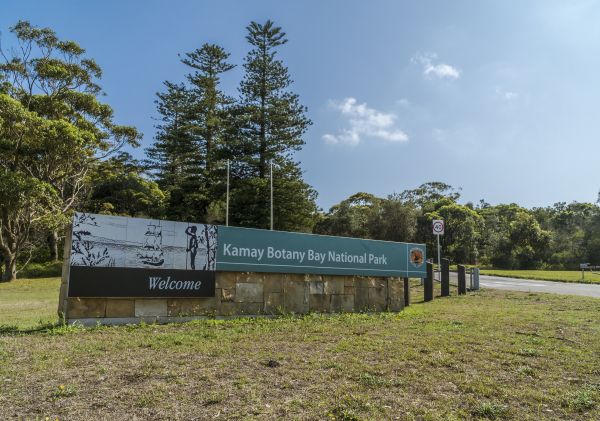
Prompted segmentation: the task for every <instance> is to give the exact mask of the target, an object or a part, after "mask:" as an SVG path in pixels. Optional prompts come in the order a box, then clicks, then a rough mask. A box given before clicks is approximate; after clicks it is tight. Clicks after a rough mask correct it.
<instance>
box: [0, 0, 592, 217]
mask: <svg viewBox="0 0 600 421" xmlns="http://www.w3.org/2000/svg"><path fill="white" fill-rule="evenodd" d="M19 19H23V20H29V21H30V22H31V23H32V24H34V25H36V26H43V27H51V28H53V29H54V30H55V31H56V32H57V34H58V36H59V37H60V38H62V39H71V40H74V41H77V42H78V43H79V44H80V45H81V46H82V47H84V48H85V49H86V51H87V54H88V55H89V56H90V57H92V58H94V59H95V60H96V61H97V62H98V64H100V66H101V67H102V69H103V77H102V80H101V86H102V87H103V90H104V92H105V93H106V97H105V98H104V101H106V102H107V103H109V104H110V105H111V106H112V107H113V108H114V110H115V118H116V121H117V122H118V123H119V124H128V125H133V126H135V127H137V128H138V129H139V130H140V131H141V132H142V133H143V136H144V137H143V141H142V146H141V147H140V148H138V149H137V150H131V151H130V152H131V153H132V154H133V155H134V156H135V157H138V158H141V157H142V156H143V153H144V152H143V148H145V147H148V146H149V145H150V144H151V143H152V140H153V136H154V133H155V129H154V125H155V124H156V121H155V118H156V116H157V114H156V110H155V104H154V100H155V98H156V92H158V91H160V90H162V82H163V81H164V80H169V81H174V82H179V81H182V80H183V79H184V75H185V73H186V68H185V66H184V65H182V64H181V63H180V62H179V59H178V54H182V53H185V52H188V51H191V50H194V49H196V48H198V47H200V46H201V45H202V44H203V43H205V42H209V43H217V44H220V45H221V46H223V47H224V48H225V49H226V50H227V51H228V52H230V53H231V57H230V60H231V61H232V62H233V63H235V64H237V65H238V67H236V69H234V70H233V71H231V72H229V73H228V74H227V75H226V76H225V77H224V78H223V89H224V90H225V91H226V92H227V93H229V94H231V95H234V96H236V95H237V94H238V93H237V86H238V84H239V81H240V79H241V77H242V70H243V69H242V67H241V65H242V64H243V58H244V56H245V54H246V53H247V51H248V49H249V47H248V45H247V43H246V41H245V38H244V37H245V32H246V29H245V28H246V26H247V25H248V24H249V23H250V22H251V21H257V22H264V21H266V20H267V19H271V20H273V21H275V23H276V24H277V25H279V26H281V27H282V28H283V30H284V31H285V32H286V33H287V37H288V39H289V42H288V43H287V44H286V45H284V46H283V47H282V48H281V49H280V53H279V55H280V58H281V59H282V60H283V61H284V63H285V64H286V65H287V66H288V67H289V71H290V74H291V77H292V79H293V80H294V84H293V85H292V90H293V91H294V92H296V93H297V94H299V95H300V100H301V102H302V103H303V104H304V105H306V106H307V107H308V116H309V118H310V119H311V120H312V121H313V125H312V126H311V127H310V129H309V131H308V132H307V134H306V135H305V140H306V145H305V146H304V148H303V150H302V151H301V152H299V153H298V154H297V155H296V159H297V160H299V161H300V162H301V166H302V168H303V170H304V177H305V180H306V181H307V182H308V183H309V184H311V185H312V186H313V187H314V188H315V189H316V190H317V191H318V193H319V196H318V204H319V206H320V207H322V208H323V209H324V210H327V209H328V208H329V207H330V206H332V205H333V204H335V203H338V202H340V201H341V200H343V199H345V198H347V197H348V196H349V195H351V194H353V193H356V192H359V191H366V192H370V193H373V194H375V195H378V196H382V197H383V196H387V195H388V194H391V193H395V192H401V191H403V190H405V189H411V188H415V187H417V186H419V185H420V184H422V183H425V182H428V181H443V182H446V183H448V184H451V185H452V186H454V187H460V188H462V199H461V201H463V202H467V201H471V202H478V201H479V200H480V199H484V200H485V201H487V202H489V203H491V204H498V203H518V204H520V205H522V206H526V207H535V206H549V205H552V204H553V203H556V202H563V201H565V202H571V201H580V202H583V201H586V202H594V201H595V200H596V198H597V194H598V189H599V188H600V179H599V178H600V177H598V176H599V173H600V153H598V152H599V151H598V150H599V148H598V145H599V141H600V107H599V104H600V73H599V72H598V69H600V25H598V22H599V21H600V2H597V1H586V0H581V1H567V0H559V1H555V0H538V1H533V0H532V1H523V0H504V1H495V2H482V1H479V0H472V1H452V2H448V1H443V0H440V1H419V2H410V1H396V0H390V1H377V0H373V1H355V0H328V1H318V0H311V1H306V0H303V1H299V0H297V1H261V0H257V1H248V0H238V1H233V0H221V1H191V0H189V1H181V0H169V1H155V0H143V1H142V0H128V1H116V0H103V1H99V0H89V1H85V2H82V1H64V0H62V1H61V0H57V1H52V2H42V1H29V0H18V1H9V0H0V30H1V31H2V45H3V46H4V47H5V48H6V47H10V45H11V43H12V42H13V38H12V37H11V36H10V34H9V33H8V28H9V27H10V26H12V25H14V24H15V23H16V22H17V21H18V20H19Z"/></svg>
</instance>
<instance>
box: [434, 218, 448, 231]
mask: <svg viewBox="0 0 600 421" xmlns="http://www.w3.org/2000/svg"><path fill="white" fill-rule="evenodd" d="M432 226H433V234H434V235H444V228H445V226H444V221H443V220H441V219H434V220H433V224H432Z"/></svg>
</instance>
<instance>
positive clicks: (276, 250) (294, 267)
mask: <svg viewBox="0 0 600 421" xmlns="http://www.w3.org/2000/svg"><path fill="white" fill-rule="evenodd" d="M217 250H218V251H217V270H224V271H243V272H276V273H314V274H321V275H363V276H398V277H414V278H424V277H425V276H426V273H425V246H424V245H422V244H409V243H395V242H391V241H376V240H363V239H358V238H346V237H333V236H326V235H314V234H301V233H291V232H283V231H267V230H259V229H250V228H235V227H221V226H220V227H218V241H217Z"/></svg>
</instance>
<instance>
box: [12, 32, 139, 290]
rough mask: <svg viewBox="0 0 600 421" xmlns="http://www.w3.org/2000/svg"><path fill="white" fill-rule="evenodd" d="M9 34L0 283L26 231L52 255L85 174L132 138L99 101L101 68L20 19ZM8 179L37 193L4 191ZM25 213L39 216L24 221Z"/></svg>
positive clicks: (83, 187) (133, 142)
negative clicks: (42, 234)
mask: <svg viewBox="0 0 600 421" xmlns="http://www.w3.org/2000/svg"><path fill="white" fill-rule="evenodd" d="M10 32H11V33H12V34H13V35H14V37H15V39H16V46H15V47H14V48H11V49H9V50H7V49H5V48H3V46H0V55H1V57H2V61H1V62H0V95H1V99H2V102H3V106H2V107H0V113H1V117H0V118H1V129H0V130H1V132H0V171H1V172H2V177H3V180H4V183H7V184H4V185H5V188H4V189H3V192H2V194H3V195H4V196H3V199H4V200H2V201H1V202H0V212H1V213H2V222H1V226H0V236H1V237H2V240H0V241H1V243H0V244H2V245H1V246H0V247H1V248H2V255H3V257H4V261H5V262H4V263H5V271H4V275H3V278H4V279H14V278H15V277H16V273H17V268H16V262H17V259H18V257H19V254H20V253H21V252H22V251H23V248H22V247H24V246H25V244H26V243H27V241H28V238H29V235H30V233H31V230H32V229H43V228H45V229H47V230H49V231H51V232H52V233H53V234H52V235H51V239H52V240H53V241H52V243H53V244H52V246H53V252H54V253H55V254H56V239H57V232H58V231H59V230H60V229H61V228H62V227H63V226H64V224H65V222H66V220H67V215H68V214H69V212H71V211H72V209H73V208H74V207H75V206H77V205H78V204H79V203H80V200H81V199H82V197H83V196H84V193H85V190H86V188H87V187H88V184H87V181H88V172H89V170H90V168H91V167H92V166H93V165H94V163H95V162H97V161H98V160H101V159H104V158H106V157H108V156H110V155H111V154H113V153H114V152H115V151H117V150H119V149H120V148H121V147H122V146H123V145H125V144H130V145H137V144H138V140H139V138H140V136H139V134H138V132H137V131H136V129H135V128H133V127H129V126H121V125H117V124H115V123H114V121H113V110H112V108H111V107H110V106H109V105H107V104H105V103H102V102H101V101H100V100H99V97H100V96H101V95H102V89H101V87H100V85H99V84H98V80H99V79H100V78H101V76H102V70H101V68H100V67H99V66H98V64H97V63H96V62H95V61H94V60H93V59H90V58H88V57H86V55H85V50H84V49H83V48H82V47H81V46H79V45H78V44H77V43H76V42H74V41H65V40H61V39H59V38H58V37H57V35H56V33H55V32H54V31H53V30H52V29H50V28H38V27H35V26H33V25H31V24H30V23H29V22H27V21H19V22H18V23H17V24H16V25H15V26H13V27H11V28H10ZM10 180H14V183H15V184H14V185H21V184H22V183H25V184H23V185H32V186H33V185H36V186H38V188H37V189H34V190H35V191H37V192H38V193H35V194H34V193H33V192H28V191H21V190H14V189H11V188H8V187H10ZM23 195H25V196H27V197H26V198H25V199H24V198H23V197H22V196H23ZM23 200H25V201H23ZM23 203H27V206H24V208H23V207H22V206H21V205H22V204H23ZM17 204H21V205H18V207H21V209H20V210H19V209H15V208H14V206H17ZM38 205H39V206H38ZM26 209H30V210H32V209H38V210H39V212H37V213H36V215H37V216H35V217H31V216H32V215H29V216H26V215H25V213H27V210H26ZM27 220H29V222H27ZM17 226H20V227H21V228H18V229H17V228H16V227H17Z"/></svg>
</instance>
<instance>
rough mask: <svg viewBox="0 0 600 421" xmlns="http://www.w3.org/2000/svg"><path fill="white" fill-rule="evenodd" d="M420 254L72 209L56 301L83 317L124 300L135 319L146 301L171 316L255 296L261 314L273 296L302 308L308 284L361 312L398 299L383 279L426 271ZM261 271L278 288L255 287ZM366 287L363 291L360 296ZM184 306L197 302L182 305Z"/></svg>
mask: <svg viewBox="0 0 600 421" xmlns="http://www.w3.org/2000/svg"><path fill="white" fill-rule="evenodd" d="M425 259H426V250H425V246H424V245H423V244H412V243H397V242H390V241H375V240H364V239H357V238H346V237H333V236H324V235H313V234H302V233H291V232H282V231H268V230H260V229H249V228H237V227H227V226H218V225H210V224H201V223H187V222H174V221H163V220H154V219H143V218H127V217H121V216H109V215H95V214H90V213H75V215H74V217H73V224H72V227H71V234H70V235H69V236H67V241H66V244H65V269H64V270H63V284H62V286H61V297H62V298H61V302H67V301H68V302H69V303H71V304H72V305H73V306H76V307H72V308H79V309H81V314H84V315H87V314H89V313H90V311H91V310H90V309H92V308H96V307H94V306H100V307H97V308H96V310H97V311H96V310H94V311H95V312H96V313H98V314H107V316H105V317H109V316H108V314H109V313H110V314H114V313H115V312H114V311H113V310H114V308H113V307H111V306H118V307H119V308H121V307H122V306H125V305H126V304H127V303H129V304H127V305H135V309H136V310H135V314H136V316H137V315H138V313H139V314H145V313H144V312H143V311H142V310H140V311H139V312H138V307H139V308H143V306H142V304H143V305H146V304H147V303H146V302H145V301H148V300H145V301H144V299H146V298H148V299H166V300H163V301H164V302H165V303H169V304H168V306H169V307H168V308H169V310H168V311H167V310H165V311H167V313H169V314H171V313H179V312H186V313H187V312H188V311H189V312H190V313H191V314H198V312H197V307H198V306H205V307H202V308H204V309H208V308H210V309H213V310H214V311H217V312H221V313H223V314H224V313H225V310H226V309H230V310H232V311H233V310H235V311H242V312H243V311H250V310H247V306H251V307H252V305H254V304H252V303H258V302H261V303H263V304H264V307H263V310H260V311H266V310H265V309H266V308H267V307H268V306H269V305H271V303H275V304H273V305H272V307H277V306H278V304H276V303H277V302H278V301H277V300H283V303H282V305H284V306H286V308H287V307H289V306H290V305H292V304H290V303H293V302H295V303H296V304H298V303H300V304H298V305H299V306H300V307H298V308H300V309H301V310H302V311H305V310H306V305H308V304H307V302H308V301H307V300H308V299H307V298H306V297H307V296H306V295H303V294H308V292H306V291H308V290H307V289H306V288H308V286H307V285H309V284H310V291H312V292H310V294H313V293H315V291H325V293H326V294H329V293H331V297H330V298H327V299H328V300H329V299H331V300H332V301H331V303H332V304H331V305H332V306H337V305H341V304H340V303H342V302H343V303H345V305H347V306H348V309H350V308H351V307H352V305H354V306H355V307H356V308H360V309H363V307H361V306H362V305H363V304H365V303H366V304H365V305H370V301H368V300H370V299H372V300H379V301H377V302H374V304H373V305H375V306H381V305H382V306H383V307H377V308H385V305H387V304H385V305H384V304H382V303H387V302H388V301H386V300H388V298H389V302H390V303H392V302H397V296H398V294H399V293H398V288H401V287H397V280H396V281H394V284H393V286H390V287H389V288H390V289H389V291H392V292H389V294H392V293H393V296H392V295H389V296H388V298H385V296H386V294H388V292H386V291H388V289H387V288H388V283H387V279H391V278H400V277H403V278H408V277H413V278H425V277H426V276H427V274H426V270H425V268H426V264H425ZM236 272H237V274H236ZM269 274H271V275H269ZM279 274H287V275H285V276H281V275H279ZM232 276H233V278H235V279H236V281H235V282H234V281H232V280H231V279H233V278H232ZM267 278H269V279H271V280H272V281H273V282H274V283H273V282H271V281H269V282H271V283H270V284H269V286H268V288H271V287H272V286H273V285H278V286H277V287H276V291H271V290H268V289H267V286H264V285H263V284H262V282H263V279H267ZM359 278H360V279H359ZM265 282H266V281H265ZM294 282H300V284H295V283H294ZM315 282H316V283H317V284H315ZM319 282H320V283H327V285H329V287H327V288H325V289H323V288H322V287H321V286H319V285H321V284H319ZM391 282H392V281H390V283H391ZM355 284H356V286H357V287H356V288H354V285H355ZM332 285H335V287H333V286H332ZM345 287H348V288H345ZM371 288H374V289H373V291H370V289H371ZM368 291H370V292H368ZM367 292H368V294H370V295H368V297H371V298H368V299H367V301H365V302H363V301H362V300H363V298H364V297H365V294H367ZM278 294H279V295H278ZM352 294H354V295H352ZM377 294H379V295H377ZM249 295H250V296H249ZM284 296H285V297H286V298H285V299H284V298H283V297H284ZM311 296H312V295H311ZM377 297H379V298H377ZM101 298H103V299H104V301H102V300H99V299H101ZM209 298H210V299H212V301H210V300H209V301H206V300H208V299H209ZM190 299H191V300H190ZM199 299H201V300H200V301H198V300H199ZM73 300H75V301H73ZM186 300H187V301H186ZM202 300H204V301H202ZM298 300H300V301H298ZM311 300H312V299H311ZM321 300H322V299H321ZM344 300H346V301H344ZM213 301H214V302H213ZM158 302H159V301H153V302H152V303H150V304H148V305H155V304H156V303H158ZM310 302H311V303H312V301H310ZM352 302H354V304H352ZM90 303H94V304H90ZM99 303H100V304H99ZM102 303H104V304H102ZM131 303H134V304H131ZM182 303H183V304H182ZM185 303H187V304H189V305H192V304H190V303H195V304H193V306H196V307H193V306H192V307H193V308H190V309H188V308H184V309H183V310H182V309H181V308H180V307H181V306H182V305H184V304H185ZM232 303H233V304H232ZM71 304H69V305H71ZM187 304H186V305H187ZM161 305H163V304H161ZM164 305H165V306H166V305H167V304H164ZM311 305H312V304H311ZM394 305H395V304H394ZM102 306H106V309H105V310H102V309H104V307H102ZM140 306H142V307H140ZM206 306H208V307H206ZM67 307H68V306H67V304H64V305H63V306H62V307H61V308H63V309H64V308H67ZM184 307H185V306H184ZM238 307H239V308H238ZM110 308H113V310H110ZM252 308H253V309H254V307H252ZM352 308H354V307H352ZM109 310H110V311H109ZM73 311H74V310H73ZM103 311H104V313H103ZM127 311H129V310H127ZM165 311H163V312H162V313H161V314H165ZM253 311H255V310H253ZM299 311H300V310H299ZM117 313H118V312H117ZM130 313H131V312H130V311H129V313H128V312H125V313H124V314H130ZM94 314H95V313H94ZM118 314H120V313H118Z"/></svg>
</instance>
